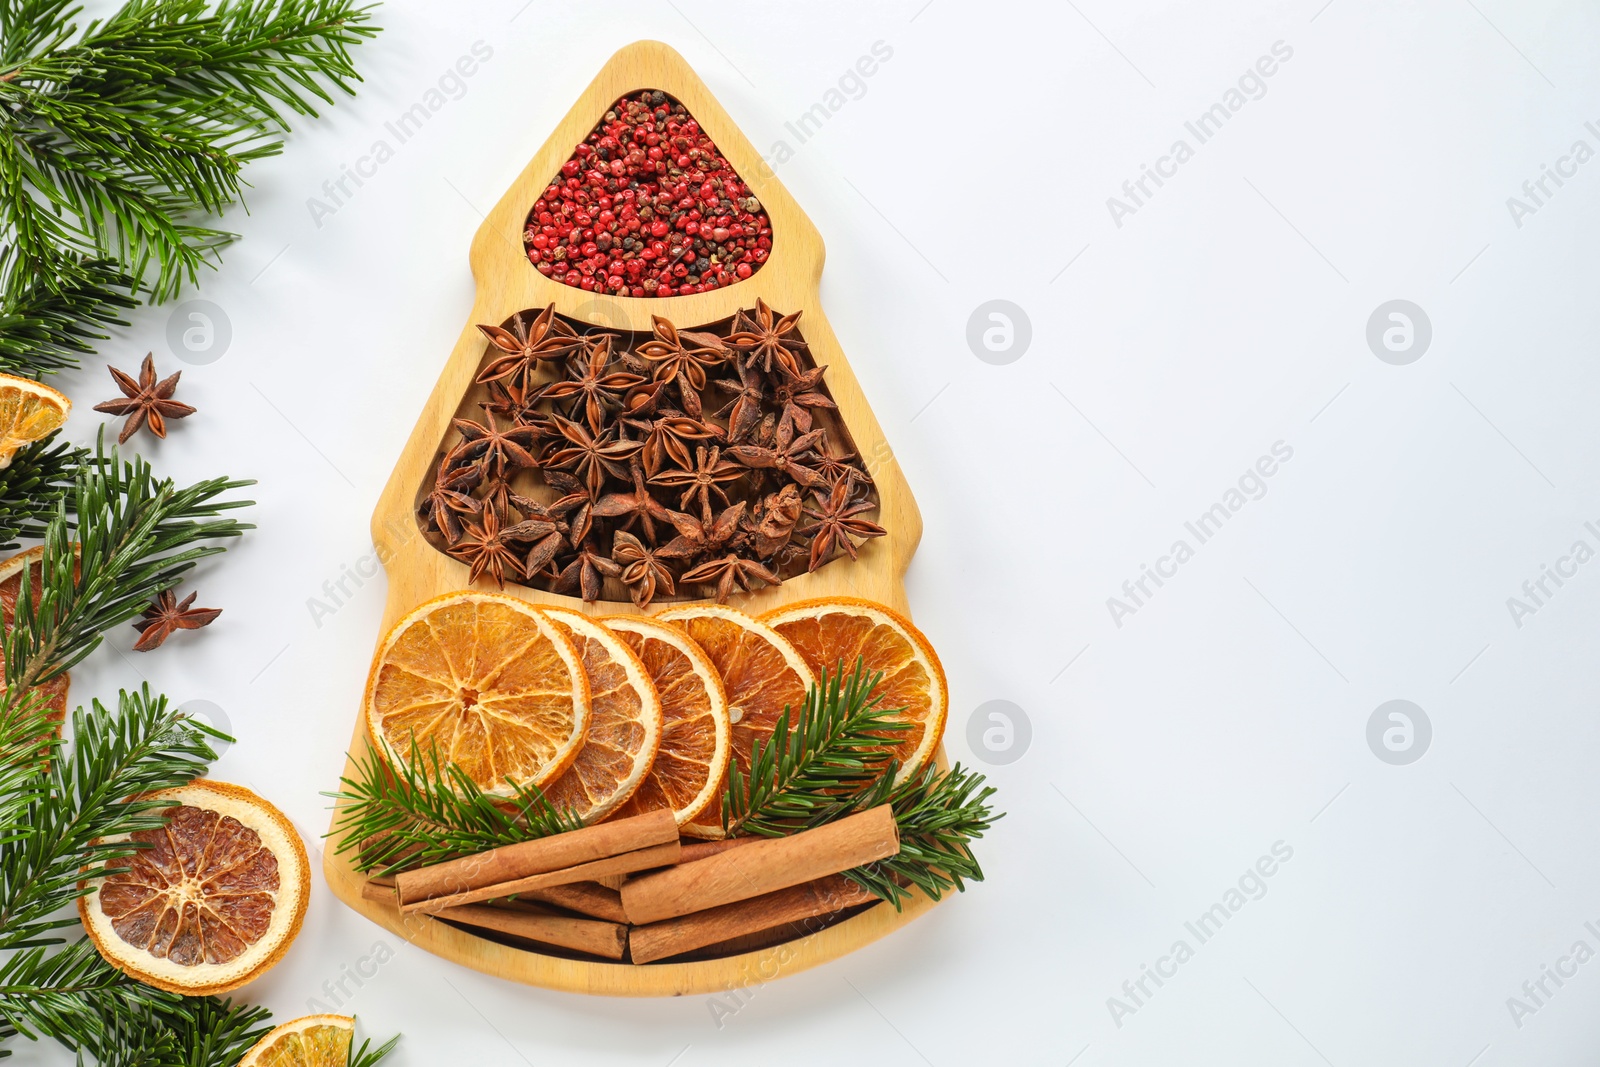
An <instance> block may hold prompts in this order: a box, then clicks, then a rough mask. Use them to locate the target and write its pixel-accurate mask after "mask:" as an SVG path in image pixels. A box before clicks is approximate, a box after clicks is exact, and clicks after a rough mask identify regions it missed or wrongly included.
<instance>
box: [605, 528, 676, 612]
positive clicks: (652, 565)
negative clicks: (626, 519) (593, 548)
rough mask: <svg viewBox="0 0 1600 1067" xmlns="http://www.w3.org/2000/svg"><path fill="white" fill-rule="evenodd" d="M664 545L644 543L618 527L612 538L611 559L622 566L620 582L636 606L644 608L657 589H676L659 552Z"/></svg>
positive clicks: (665, 557)
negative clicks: (659, 546)
mask: <svg viewBox="0 0 1600 1067" xmlns="http://www.w3.org/2000/svg"><path fill="white" fill-rule="evenodd" d="M663 552H665V549H655V548H650V547H647V546H646V545H645V544H644V543H643V542H642V541H640V540H639V539H638V538H637V537H635V536H633V534H631V533H628V532H627V531H626V530H618V531H617V533H616V536H615V538H614V539H613V540H612V542H611V560H612V562H613V563H617V564H620V565H621V567H622V574H621V575H620V577H621V578H622V584H624V585H626V586H627V587H628V595H629V596H631V597H632V598H633V602H634V604H635V605H636V606H638V607H641V608H647V607H649V606H650V601H651V600H653V599H654V598H655V595H656V591H657V590H660V591H662V592H664V593H666V594H667V595H668V596H671V595H672V594H673V593H675V592H677V590H676V588H674V586H673V582H672V569H671V568H670V567H668V566H667V563H666V560H667V559H668V558H670V557H667V556H664V555H663V554H662V553H663Z"/></svg>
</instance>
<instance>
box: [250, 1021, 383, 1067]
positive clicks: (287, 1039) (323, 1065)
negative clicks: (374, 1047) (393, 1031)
mask: <svg viewBox="0 0 1600 1067" xmlns="http://www.w3.org/2000/svg"><path fill="white" fill-rule="evenodd" d="M355 1039H356V1021H355V1020H354V1019H352V1018H351V1017H350V1016H348V1015H304V1016H301V1017H300V1018H298V1019H292V1020H290V1021H289V1022H286V1023H284V1024H283V1025H282V1026H279V1027H277V1028H275V1029H273V1030H271V1031H269V1032H268V1033H267V1035H266V1036H265V1037H263V1038H262V1039H261V1040H260V1041H257V1042H256V1043H255V1044H254V1045H252V1046H251V1048H250V1051H249V1052H246V1053H245V1054H244V1059H242V1060H240V1061H239V1067H345V1065H346V1064H347V1063H349V1062H350V1046H351V1045H352V1044H354V1042H355Z"/></svg>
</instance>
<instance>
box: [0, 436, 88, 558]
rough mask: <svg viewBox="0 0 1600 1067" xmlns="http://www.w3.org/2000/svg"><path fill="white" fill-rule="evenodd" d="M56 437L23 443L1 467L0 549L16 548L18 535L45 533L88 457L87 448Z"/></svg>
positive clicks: (29, 535) (38, 535) (32, 535)
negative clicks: (9, 461)
mask: <svg viewBox="0 0 1600 1067" xmlns="http://www.w3.org/2000/svg"><path fill="white" fill-rule="evenodd" d="M56 437H57V435H56V434H51V435H50V436H49V437H46V438H45V439H44V440H42V441H35V442H34V443H33V444H31V445H24V446H23V447H22V448H20V449H18V450H17V453H16V455H14V456H12V457H11V463H10V465H9V466H7V467H5V468H3V469H0V551H4V550H9V549H14V548H16V547H17V544H18V541H17V539H18V538H22V537H27V538H38V537H43V536H44V524H45V523H47V522H49V521H50V518H51V516H53V515H54V514H55V512H56V505H57V503H59V502H60V501H61V499H62V498H63V497H65V496H66V495H67V493H68V492H69V491H71V489H72V485H73V482H74V481H75V480H76V478H77V475H78V471H79V470H80V469H81V468H82V467H83V464H84V462H85V461H86V460H87V459H88V458H89V455H90V453H89V450H88V449H85V448H78V447H76V446H74V445H68V444H57V443H56Z"/></svg>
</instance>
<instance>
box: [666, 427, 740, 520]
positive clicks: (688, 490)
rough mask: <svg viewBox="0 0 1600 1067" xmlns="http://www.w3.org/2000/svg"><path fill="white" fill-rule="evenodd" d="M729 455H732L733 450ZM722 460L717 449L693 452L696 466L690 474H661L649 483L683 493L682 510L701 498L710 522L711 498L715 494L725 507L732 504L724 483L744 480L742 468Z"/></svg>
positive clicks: (699, 449) (691, 468)
mask: <svg viewBox="0 0 1600 1067" xmlns="http://www.w3.org/2000/svg"><path fill="white" fill-rule="evenodd" d="M729 451H732V449H730V450H729ZM721 457H722V450H721V449H720V448H718V447H716V446H715V445H712V446H711V448H710V449H709V450H707V449H705V448H700V447H697V448H696V449H695V450H694V465H693V466H691V467H690V468H689V469H688V470H667V471H662V472H661V473H660V474H658V475H656V476H655V477H654V478H651V479H650V484H651V485H664V486H667V487H668V488H670V489H681V490H683V494H682V495H681V496H680V497H679V498H678V507H680V508H687V507H688V506H689V501H691V500H694V499H696V498H698V499H699V501H700V514H701V515H702V516H703V517H704V518H706V519H707V520H709V519H710V518H711V494H712V493H716V494H717V496H718V497H720V498H721V499H722V503H723V504H724V505H726V504H730V503H732V501H730V500H729V499H728V494H727V491H726V490H724V489H723V488H722V485H723V483H724V482H733V481H738V480H739V479H740V478H742V477H744V468H743V467H741V466H740V465H739V464H737V463H730V462H728V461H727V460H725V459H722V458H721Z"/></svg>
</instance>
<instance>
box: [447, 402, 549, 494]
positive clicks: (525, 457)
mask: <svg viewBox="0 0 1600 1067" xmlns="http://www.w3.org/2000/svg"><path fill="white" fill-rule="evenodd" d="M486 419H487V421H488V423H489V425H487V426H484V425H483V424H482V423H477V422H473V421H472V420H471V419H451V420H450V425H452V426H454V427H455V428H456V429H457V430H458V431H459V432H460V434H461V445H460V452H461V455H463V456H470V457H471V458H473V459H481V460H483V461H484V466H485V469H486V473H487V474H488V475H489V476H490V477H492V478H502V477H504V476H505V475H506V472H507V471H508V470H510V471H515V470H517V469H519V468H521V467H536V466H538V465H539V464H538V461H537V460H536V459H534V458H533V451H532V449H533V447H534V445H535V444H536V443H537V442H538V440H539V431H538V429H537V428H536V427H533V426H514V425H513V426H508V427H506V428H505V429H503V430H502V429H500V427H499V426H498V425H496V423H495V419H494V416H493V415H488V416H486Z"/></svg>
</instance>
